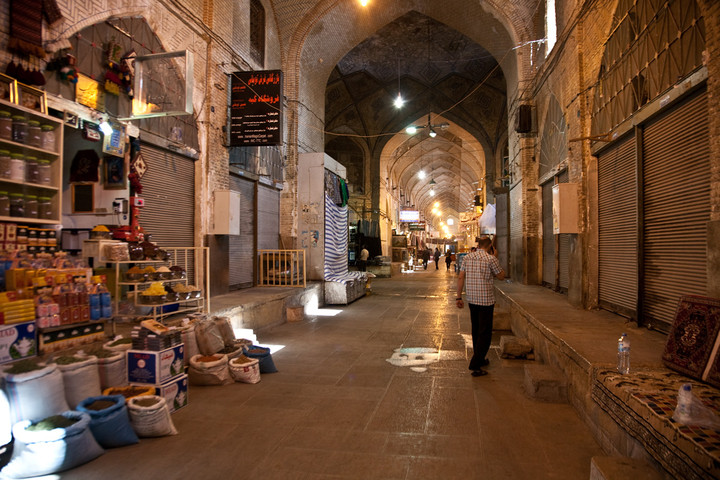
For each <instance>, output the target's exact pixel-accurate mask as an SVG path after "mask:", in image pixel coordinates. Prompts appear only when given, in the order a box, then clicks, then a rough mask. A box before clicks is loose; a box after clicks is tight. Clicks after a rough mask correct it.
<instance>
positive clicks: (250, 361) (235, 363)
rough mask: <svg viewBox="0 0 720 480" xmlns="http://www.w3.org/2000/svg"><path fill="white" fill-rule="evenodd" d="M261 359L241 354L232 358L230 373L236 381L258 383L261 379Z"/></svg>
mask: <svg viewBox="0 0 720 480" xmlns="http://www.w3.org/2000/svg"><path fill="white" fill-rule="evenodd" d="M259 364H260V361H259V360H258V359H257V358H248V357H246V356H245V355H240V356H238V357H235V358H233V359H231V360H230V362H229V366H230V375H232V377H233V379H234V380H235V381H236V382H242V383H258V382H259V381H260V365H259Z"/></svg>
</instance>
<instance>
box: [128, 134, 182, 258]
mask: <svg viewBox="0 0 720 480" xmlns="http://www.w3.org/2000/svg"><path fill="white" fill-rule="evenodd" d="M140 151H141V152H142V156H143V159H144V160H145V163H147V171H146V172H145V175H143V177H142V179H141V180H140V183H142V186H143V190H142V194H141V195H140V196H141V197H142V198H143V199H144V200H145V206H144V207H143V208H142V209H141V210H140V225H142V227H143V229H144V230H145V232H147V233H149V234H151V235H152V241H153V242H155V243H157V245H158V246H159V247H161V248H162V247H192V246H193V245H194V238H195V235H194V234H195V162H194V161H193V160H192V159H190V158H187V157H184V156H182V155H178V154H176V153H173V152H170V151H169V150H164V149H162V148H158V147H155V146H153V145H149V144H147V143H143V144H142V145H141V149H140Z"/></svg>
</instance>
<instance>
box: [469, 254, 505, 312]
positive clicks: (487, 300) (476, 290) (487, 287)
mask: <svg viewBox="0 0 720 480" xmlns="http://www.w3.org/2000/svg"><path fill="white" fill-rule="evenodd" d="M460 271H461V272H465V297H466V299H467V302H468V303H472V304H473V305H494V304H495V289H494V285H493V277H494V276H495V275H497V274H498V273H500V272H502V268H501V267H500V262H498V259H497V257H495V256H493V255H490V254H488V253H487V252H485V251H484V250H478V251H476V252H473V253H469V254H467V255H466V256H465V258H463V261H462V265H461V266H460Z"/></svg>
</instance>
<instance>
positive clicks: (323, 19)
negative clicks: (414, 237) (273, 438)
mask: <svg viewBox="0 0 720 480" xmlns="http://www.w3.org/2000/svg"><path fill="white" fill-rule="evenodd" d="M399 3H400V2H398V4H392V5H390V6H388V7H386V8H385V10H383V11H372V7H368V11H367V12H362V11H360V10H361V7H359V6H358V5H357V3H356V2H338V1H337V0H323V1H320V2H319V3H317V4H316V5H315V6H314V7H313V8H311V9H310V10H308V12H307V14H306V15H305V16H304V17H303V18H302V19H301V20H300V21H299V22H298V24H297V26H296V28H295V29H294V33H293V35H292V37H291V38H290V40H289V44H288V46H287V50H286V51H287V55H286V56H285V63H284V70H285V94H286V96H287V99H288V108H287V115H286V125H287V140H288V149H287V156H288V162H287V169H286V187H287V188H286V190H285V192H287V193H284V194H283V201H284V202H285V203H284V206H283V208H282V210H283V213H282V218H281V228H282V229H283V230H285V231H288V232H292V235H296V233H297V232H296V225H297V222H296V219H297V201H296V197H297V194H296V165H297V154H298V153H299V151H301V150H303V151H304V150H320V149H321V148H322V147H323V145H324V140H323V134H322V131H323V127H324V120H323V118H324V101H325V100H324V87H325V84H326V83H327V79H328V78H329V75H330V72H331V70H332V68H333V67H334V65H335V64H336V63H337V62H338V61H339V60H340V58H342V57H343V56H344V55H345V54H346V53H347V52H348V51H350V49H352V48H353V47H354V46H355V45H357V44H358V43H359V42H361V41H362V40H363V39H364V38H366V37H367V36H368V35H370V34H371V33H373V32H374V31H376V30H377V29H379V28H380V27H382V26H383V25H384V24H386V23H388V22H390V21H392V20H393V19H395V18H397V17H398V16H400V15H403V14H405V13H407V12H408V11H410V10H411V9H415V10H417V11H419V12H421V13H423V14H425V15H427V16H429V17H432V18H434V19H436V20H438V21H440V22H443V23H445V24H446V25H448V26H450V27H452V28H455V29H456V30H458V31H460V32H462V33H464V34H465V35H467V36H468V37H469V38H471V39H473V40H474V41H476V42H477V43H478V44H480V45H483V47H486V48H487V49H488V51H490V53H491V54H493V55H495V56H496V58H497V59H498V62H499V63H500V64H501V68H502V69H503V72H504V74H505V78H506V79H507V82H508V85H512V86H515V85H519V84H520V83H521V80H524V79H525V78H526V77H527V78H529V76H530V73H531V69H530V67H529V59H528V60H527V61H526V60H525V58H527V57H528V56H527V55H525V56H521V55H518V50H520V49H518V50H516V49H515V47H516V46H517V45H518V44H521V43H522V42H525V41H530V40H535V39H536V38H539V37H540V36H541V35H540V34H538V33H537V32H535V30H534V26H535V25H536V24H537V22H536V21H535V20H536V17H537V14H538V8H539V7H538V3H537V2H535V1H532V0H527V1H524V2H517V3H515V4H513V5H507V4H506V2H504V1H502V0H488V1H487V2H486V3H485V4H484V5H483V6H482V7H481V6H480V5H477V6H468V5H467V2H465V1H463V0H449V1H446V2H431V1H428V2H426V3H425V4H423V5H417V4H410V3H409V2H408V3H406V2H402V4H399ZM468 10H469V12H468ZM468 13H470V15H469V14H468ZM541 13H542V12H541ZM473 15H474V16H473ZM478 17H480V18H482V19H483V20H484V22H478V21H477V19H478ZM478 25H482V28H478ZM520 77H522V78H520ZM508 97H509V98H511V95H510V94H509V95H508ZM373 170H375V171H376V168H373ZM376 186H377V185H373V188H372V190H374V191H378V190H379V189H378V188H375V187H376ZM375 200H376V199H374V201H375Z"/></svg>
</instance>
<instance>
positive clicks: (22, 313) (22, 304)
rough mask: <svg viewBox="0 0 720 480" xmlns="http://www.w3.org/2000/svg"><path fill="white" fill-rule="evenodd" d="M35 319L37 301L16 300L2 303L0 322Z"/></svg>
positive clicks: (0, 304)
mask: <svg viewBox="0 0 720 480" xmlns="http://www.w3.org/2000/svg"><path fill="white" fill-rule="evenodd" d="M33 320H35V303H34V302H33V301H32V300H15V301H10V302H3V303H0V323H2V324H5V325H7V324H11V323H22V322H28V321H33Z"/></svg>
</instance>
